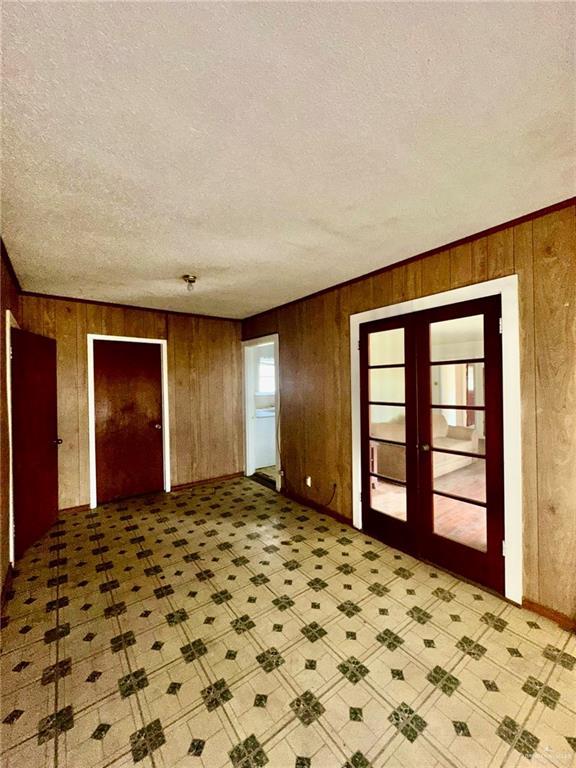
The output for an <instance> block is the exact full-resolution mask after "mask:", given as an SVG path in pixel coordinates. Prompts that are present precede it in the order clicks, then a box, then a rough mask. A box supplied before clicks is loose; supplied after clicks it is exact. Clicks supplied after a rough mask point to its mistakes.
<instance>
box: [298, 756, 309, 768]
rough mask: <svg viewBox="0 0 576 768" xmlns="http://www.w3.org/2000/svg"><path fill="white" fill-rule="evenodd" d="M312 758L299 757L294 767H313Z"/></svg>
mask: <svg viewBox="0 0 576 768" xmlns="http://www.w3.org/2000/svg"><path fill="white" fill-rule="evenodd" d="M311 765H312V760H310V758H309V757H297V758H296V762H295V763H294V768H311Z"/></svg>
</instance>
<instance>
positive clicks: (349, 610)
mask: <svg viewBox="0 0 576 768" xmlns="http://www.w3.org/2000/svg"><path fill="white" fill-rule="evenodd" d="M338 610H339V611H342V613H343V614H344V616H347V617H348V618H349V619H351V618H352V616H355V615H356V614H357V613H360V611H361V610H362V608H360V606H359V605H356V603H353V602H352V601H351V600H345V601H344V602H343V603H340V605H339V606H338Z"/></svg>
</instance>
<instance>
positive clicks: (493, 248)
mask: <svg viewBox="0 0 576 768" xmlns="http://www.w3.org/2000/svg"><path fill="white" fill-rule="evenodd" d="M513 237H514V235H513V228H512V227H508V228H507V229H501V230H500V231H499V232H495V233H494V234H492V235H488V237H487V238H486V240H487V269H488V275H487V276H488V280H493V279H494V278H496V277H504V276H505V275H511V274H512V272H514V239H513Z"/></svg>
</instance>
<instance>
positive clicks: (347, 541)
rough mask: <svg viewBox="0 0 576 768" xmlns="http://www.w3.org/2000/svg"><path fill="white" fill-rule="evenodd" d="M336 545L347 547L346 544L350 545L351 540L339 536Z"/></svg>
mask: <svg viewBox="0 0 576 768" xmlns="http://www.w3.org/2000/svg"><path fill="white" fill-rule="evenodd" d="M336 541H337V542H338V544H342V546H343V547H347V546H348V544H352V539H348V538H347V537H346V536H341V537H340V538H339V539H336Z"/></svg>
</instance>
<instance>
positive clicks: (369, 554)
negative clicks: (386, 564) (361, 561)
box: [362, 549, 380, 561]
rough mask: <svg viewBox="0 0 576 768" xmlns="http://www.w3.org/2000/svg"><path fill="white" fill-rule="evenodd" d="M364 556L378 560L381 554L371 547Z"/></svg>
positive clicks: (367, 558)
mask: <svg viewBox="0 0 576 768" xmlns="http://www.w3.org/2000/svg"><path fill="white" fill-rule="evenodd" d="M362 557H365V558H366V560H372V561H373V560H378V558H379V557H380V555H379V554H378V552H374V551H373V550H371V549H369V550H368V552H364V554H363V555H362Z"/></svg>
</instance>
